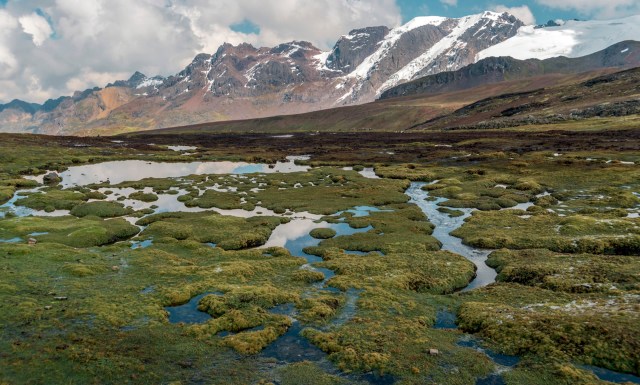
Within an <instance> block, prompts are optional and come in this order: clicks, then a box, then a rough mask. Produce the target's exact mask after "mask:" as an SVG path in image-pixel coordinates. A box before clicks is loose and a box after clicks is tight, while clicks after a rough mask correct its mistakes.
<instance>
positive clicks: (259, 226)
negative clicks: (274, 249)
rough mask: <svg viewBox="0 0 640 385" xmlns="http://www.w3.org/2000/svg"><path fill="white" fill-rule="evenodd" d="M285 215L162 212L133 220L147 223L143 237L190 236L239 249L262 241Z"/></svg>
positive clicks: (142, 224) (174, 237) (283, 221)
mask: <svg viewBox="0 0 640 385" xmlns="http://www.w3.org/2000/svg"><path fill="white" fill-rule="evenodd" d="M287 221H288V219H286V218H277V217H253V218H248V219H242V218H236V217H229V216H224V215H220V214H217V213H209V212H204V213H162V214H156V215H151V216H148V217H145V218H143V219H141V220H139V221H138V222H137V224H138V225H140V226H149V227H147V228H146V229H145V230H144V232H143V233H142V236H143V237H147V238H151V237H153V238H154V239H162V238H170V239H173V240H192V241H195V242H198V243H207V242H212V243H215V244H217V245H218V247H221V248H223V249H225V250H240V249H247V248H251V247H258V246H261V245H263V244H264V243H265V242H266V241H267V240H268V239H269V236H270V235H271V231H272V230H273V229H274V228H276V226H278V225H279V224H281V223H286V222H287Z"/></svg>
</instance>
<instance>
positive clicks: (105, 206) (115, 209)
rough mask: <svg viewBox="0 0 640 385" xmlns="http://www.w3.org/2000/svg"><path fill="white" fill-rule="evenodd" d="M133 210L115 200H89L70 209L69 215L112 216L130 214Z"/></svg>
mask: <svg viewBox="0 0 640 385" xmlns="http://www.w3.org/2000/svg"><path fill="white" fill-rule="evenodd" d="M132 213H133V210H132V209H130V208H126V207H124V205H123V204H121V203H117V202H89V203H82V204H80V205H77V206H75V207H73V209H71V215H75V216H76V217H86V216H96V217H98V218H114V217H121V216H123V215H129V214H132Z"/></svg>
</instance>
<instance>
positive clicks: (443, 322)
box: [433, 309, 458, 329]
mask: <svg viewBox="0 0 640 385" xmlns="http://www.w3.org/2000/svg"><path fill="white" fill-rule="evenodd" d="M456 319H457V317H456V315H455V314H454V313H453V312H451V311H449V310H446V309H440V310H438V312H437V313H436V323H435V324H434V325H433V328H434V329H457V328H458V325H457V324H456Z"/></svg>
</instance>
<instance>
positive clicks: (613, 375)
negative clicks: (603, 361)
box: [578, 365, 640, 384]
mask: <svg viewBox="0 0 640 385" xmlns="http://www.w3.org/2000/svg"><path fill="white" fill-rule="evenodd" d="M578 367H579V368H580V369H585V370H588V371H590V372H591V373H593V374H595V375H596V377H598V378H599V379H601V380H603V381H609V382H616V383H619V384H620V383H627V382H630V383H632V384H640V377H638V376H634V375H633V374H628V373H619V372H614V371H613V370H609V369H604V368H599V367H597V366H591V365H579V366H578Z"/></svg>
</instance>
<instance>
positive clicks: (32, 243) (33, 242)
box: [27, 238, 38, 245]
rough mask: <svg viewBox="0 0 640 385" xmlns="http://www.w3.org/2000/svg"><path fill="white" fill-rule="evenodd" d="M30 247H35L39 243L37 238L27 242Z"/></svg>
mask: <svg viewBox="0 0 640 385" xmlns="http://www.w3.org/2000/svg"><path fill="white" fill-rule="evenodd" d="M27 242H28V243H29V244H30V245H35V244H36V243H38V240H37V239H35V238H29V240H28V241H27Z"/></svg>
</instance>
